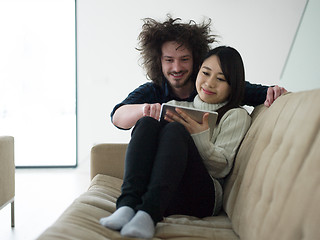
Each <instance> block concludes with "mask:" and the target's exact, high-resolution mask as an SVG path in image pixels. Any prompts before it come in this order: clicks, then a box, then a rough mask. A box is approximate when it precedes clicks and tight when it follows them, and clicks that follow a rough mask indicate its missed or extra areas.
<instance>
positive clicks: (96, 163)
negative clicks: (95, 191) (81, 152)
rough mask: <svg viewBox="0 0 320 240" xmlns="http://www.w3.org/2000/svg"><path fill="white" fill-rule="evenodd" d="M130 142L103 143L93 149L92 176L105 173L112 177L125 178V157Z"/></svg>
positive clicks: (91, 160)
mask: <svg viewBox="0 0 320 240" xmlns="http://www.w3.org/2000/svg"><path fill="white" fill-rule="evenodd" d="M127 146H128V144H126V143H103V144H98V145H96V146H94V147H92V149H91V159H90V176H91V179H93V178H94V176H96V175H97V174H105V175H108V176H112V177H117V178H120V179H122V178H123V171H124V159H125V153H126V149H127Z"/></svg>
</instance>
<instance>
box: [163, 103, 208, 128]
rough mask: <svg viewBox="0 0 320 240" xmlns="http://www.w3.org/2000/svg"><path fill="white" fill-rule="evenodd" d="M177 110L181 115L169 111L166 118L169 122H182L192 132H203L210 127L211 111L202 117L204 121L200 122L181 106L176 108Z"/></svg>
mask: <svg viewBox="0 0 320 240" xmlns="http://www.w3.org/2000/svg"><path fill="white" fill-rule="evenodd" d="M175 110H176V112H177V113H178V114H179V115H177V114H174V113H173V112H171V111H167V112H166V115H165V118H164V119H165V120H167V121H168V122H174V121H175V122H179V123H181V124H182V125H183V126H185V128H186V129H187V130H188V132H189V133H190V134H194V133H199V132H203V131H205V130H207V129H209V123H208V122H209V113H205V114H204V115H203V117H202V123H198V122H197V121H195V120H193V119H192V118H191V117H190V116H189V115H188V114H187V113H185V112H184V111H183V110H181V109H180V108H176V109H175Z"/></svg>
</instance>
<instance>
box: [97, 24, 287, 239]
mask: <svg viewBox="0 0 320 240" xmlns="http://www.w3.org/2000/svg"><path fill="white" fill-rule="evenodd" d="M157 24H158V23H157ZM157 24H156V22H155V21H153V20H151V19H147V20H146V22H145V25H144V26H145V28H144V31H143V32H142V33H141V34H140V39H141V44H142V46H143V47H142V51H144V52H142V55H143V56H145V58H146V59H145V64H146V65H145V66H146V68H147V69H152V70H153V71H154V67H153V68H152V66H150V65H148V64H151V63H152V61H148V59H147V57H146V56H148V54H147V53H149V56H150V55H152V54H151V53H150V51H152V50H151V46H152V48H153V49H154V47H153V46H154V45H153V44H152V43H150V37H148V35H149V34H150V33H151V32H153V36H154V40H155V41H157V40H158V39H157V37H159V36H163V35H164V33H163V32H161V31H164V29H166V28H167V31H168V32H170V33H171V34H174V37H175V38H172V37H169V38H168V40H166V41H163V40H162V41H163V42H162V43H161V44H160V45H159V48H160V49H161V56H158V57H159V58H160V59H161V61H160V64H158V65H160V66H158V68H159V73H160V75H161V76H160V77H159V78H157V77H156V76H155V75H154V74H152V73H151V72H150V71H151V70H149V71H148V75H149V77H150V78H151V79H155V80H154V82H153V83H147V84H145V85H142V86H140V87H139V88H138V89H136V90H135V91H134V92H133V93H131V94H130V95H129V96H128V97H127V99H125V100H124V101H123V102H122V103H121V104H118V105H117V106H116V107H115V109H114V111H113V112H112V121H113V123H114V124H115V125H116V126H117V127H119V128H123V129H128V128H131V127H132V126H134V125H135V127H134V129H133V131H132V137H131V140H130V143H129V145H128V149H127V153H126V159H125V173H124V180H123V185H122V188H121V195H120V197H119V198H118V200H117V210H116V211H115V212H114V213H113V214H112V215H111V216H108V217H104V218H102V219H101V220H100V223H101V224H102V225H103V226H105V227H107V228H110V229H113V230H120V231H121V235H123V236H128V237H140V238H150V237H152V236H153V234H154V229H155V225H156V224H157V222H159V221H161V220H162V219H163V217H164V216H168V215H172V214H185V215H192V216H197V217H206V216H212V215H215V214H217V213H218V212H219V210H220V209H221V205H222V196H223V190H222V188H223V179H224V178H225V177H226V176H227V175H228V173H229V172H230V170H231V168H232V166H233V160H234V158H235V155H236V152H237V149H238V147H239V145H240V143H241V141H242V139H243V137H244V136H245V134H246V132H247V130H248V128H249V126H250V122H251V119H250V117H249V115H248V114H247V112H246V110H244V109H242V108H241V107H240V104H242V103H243V102H242V99H243V96H244V93H245V92H246V95H245V98H244V99H245V102H244V103H249V104H250V103H251V104H252V103H253V105H258V104H261V103H263V101H261V99H263V100H264V98H265V97H266V96H267V97H266V100H265V105H267V106H270V104H271V103H272V102H273V101H274V99H275V98H277V97H278V96H279V95H281V94H282V93H283V92H286V90H285V89H283V88H279V87H277V86H276V87H274V88H269V90H268V93H269V94H266V92H267V89H268V88H267V87H264V86H260V85H251V84H250V83H246V82H245V75H244V66H243V62H242V59H241V56H240V54H239V53H238V52H237V50H235V49H234V48H231V47H225V46H221V47H217V48H214V49H212V50H210V51H209V52H208V53H207V55H206V56H205V57H204V56H203V55H201V54H196V53H197V52H198V53H199V52H200V51H199V49H196V47H195V45H194V44H192V43H193V42H196V43H197V47H199V46H200V47H201V44H198V43H203V45H202V50H203V49H207V47H208V42H210V41H211V42H213V41H214V38H213V37H212V36H210V35H208V34H202V35H199V34H190V31H191V32H192V31H195V29H200V28H203V29H205V30H207V28H208V25H202V26H200V25H199V26H198V25H191V24H179V23H177V20H173V19H169V20H168V21H167V22H166V23H163V24H164V25H165V26H166V28H162V29H161V31H160V30H159V28H158V26H157ZM181 29H183V31H184V32H185V33H188V34H187V35H189V36H194V37H193V38H194V39H193V38H192V37H190V39H188V38H186V37H185V36H184V35H180V36H179V38H178V37H177V36H176V35H175V34H176V33H177V32H180V33H181V31H179V30H181ZM154 30H159V31H154ZM204 32H205V33H208V31H202V33H204ZM197 38H200V40H202V41H197V40H199V39H197ZM201 38H202V39H201ZM145 39H148V42H147V41H146V40H145ZM172 39H176V40H174V41H172ZM144 40H145V41H144ZM205 40H206V41H205ZM158 44H159V43H158ZM192 46H194V48H192ZM202 53H204V51H202ZM202 59H204V61H203V62H202V65H201V67H200V69H199V71H198V74H197V75H196V73H195V71H194V70H195V69H197V68H196V66H200V61H201V60H202ZM197 64H198V65H197ZM162 74H163V75H162ZM162 79H165V80H164V81H162V82H161V80H162ZM193 79H196V81H195V83H194V81H193ZM157 81H158V82H157ZM245 88H246V89H245ZM256 92H258V95H257V96H258V97H257V98H256V97H255V95H256ZM259 92H260V94H259ZM263 93H264V94H263ZM274 93H275V94H274ZM246 99H249V100H247V102H246ZM168 100H172V102H173V103H174V104H176V105H180V106H189V107H193V108H199V109H202V110H207V111H217V112H218V114H219V115H218V120H217V124H216V126H215V128H214V129H211V130H210V129H209V124H208V114H204V116H203V119H202V123H198V122H196V121H194V120H193V119H192V118H190V117H189V116H188V115H187V114H186V113H185V112H183V111H182V110H181V109H179V108H177V109H176V111H177V112H178V113H179V115H180V116H177V115H175V114H173V113H172V112H167V113H166V117H165V120H166V121H158V118H159V113H160V103H163V102H167V101H168ZM176 100H180V101H176ZM181 100H184V101H181ZM146 102H149V104H145V103H146ZM123 114H125V116H124V115H123ZM138 119H139V120H138Z"/></svg>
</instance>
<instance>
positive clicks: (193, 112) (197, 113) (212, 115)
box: [159, 103, 218, 129]
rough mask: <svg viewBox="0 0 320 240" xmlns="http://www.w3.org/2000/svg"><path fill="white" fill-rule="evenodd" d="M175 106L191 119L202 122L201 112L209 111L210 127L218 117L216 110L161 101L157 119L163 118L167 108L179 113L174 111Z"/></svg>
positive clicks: (213, 125)
mask: <svg viewBox="0 0 320 240" xmlns="http://www.w3.org/2000/svg"><path fill="white" fill-rule="evenodd" d="M175 108H180V109H181V110H183V111H184V112H185V113H186V114H188V115H189V116H190V117H191V118H192V119H193V120H195V121H197V122H198V123H202V117H203V114H205V113H209V127H210V128H211V129H213V128H214V127H215V125H216V122H217V118H218V113H217V112H214V111H206V110H200V109H196V108H191V107H185V106H178V105H174V104H169V103H163V104H162V105H161V112H160V118H159V121H161V120H164V116H165V114H166V111H167V110H170V111H171V112H173V113H174V114H177V115H179V114H178V113H177V112H176V110H175Z"/></svg>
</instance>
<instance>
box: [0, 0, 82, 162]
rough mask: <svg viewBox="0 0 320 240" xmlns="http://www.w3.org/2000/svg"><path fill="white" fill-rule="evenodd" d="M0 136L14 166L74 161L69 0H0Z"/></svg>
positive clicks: (72, 17) (72, 26)
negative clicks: (10, 140)
mask: <svg viewBox="0 0 320 240" xmlns="http://www.w3.org/2000/svg"><path fill="white" fill-rule="evenodd" d="M0 32H1V37H0V135H11V136H13V137H14V138H15V162H16V166H74V165H75V164H76V57H75V1H74V0H60V1H59V0H38V1H36V0H33V1H29V0H24V1H18V0H7V1H4V0H0Z"/></svg>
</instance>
